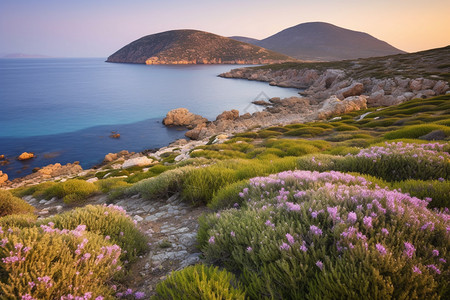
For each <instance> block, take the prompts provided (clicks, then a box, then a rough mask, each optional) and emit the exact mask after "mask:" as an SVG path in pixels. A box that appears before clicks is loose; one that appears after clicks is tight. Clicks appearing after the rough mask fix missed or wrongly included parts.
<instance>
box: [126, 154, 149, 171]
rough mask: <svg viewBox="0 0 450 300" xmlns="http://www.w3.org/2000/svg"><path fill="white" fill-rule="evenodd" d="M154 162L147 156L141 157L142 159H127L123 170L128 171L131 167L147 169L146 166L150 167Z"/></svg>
mask: <svg viewBox="0 0 450 300" xmlns="http://www.w3.org/2000/svg"><path fill="white" fill-rule="evenodd" d="M153 163H154V161H153V159H151V158H148V157H146V156H141V157H135V158H131V159H127V160H126V161H125V162H124V163H123V165H122V169H128V168H131V167H136V166H137V167H145V166H149V165H151V164H153Z"/></svg>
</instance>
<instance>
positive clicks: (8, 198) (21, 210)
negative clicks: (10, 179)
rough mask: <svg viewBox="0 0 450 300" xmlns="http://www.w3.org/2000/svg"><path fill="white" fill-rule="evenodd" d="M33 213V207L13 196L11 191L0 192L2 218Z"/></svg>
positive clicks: (0, 213) (0, 214) (0, 215)
mask: <svg viewBox="0 0 450 300" xmlns="http://www.w3.org/2000/svg"><path fill="white" fill-rule="evenodd" d="M33 211H34V208H33V206H31V205H30V204H28V203H27V202H25V201H24V200H22V199H20V198H18V197H15V196H13V195H12V194H11V193H10V192H9V191H5V190H0V217H3V216H7V215H12V214H26V213H32V212H33Z"/></svg>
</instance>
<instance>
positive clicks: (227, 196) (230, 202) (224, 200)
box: [208, 180, 248, 210]
mask: <svg viewBox="0 0 450 300" xmlns="http://www.w3.org/2000/svg"><path fill="white" fill-rule="evenodd" d="M247 185H248V180H241V181H238V182H235V183H232V184H230V185H227V186H226V187H225V188H222V189H220V190H219V191H218V192H217V194H216V195H214V197H213V198H212V200H211V202H210V203H209V204H208V207H209V208H212V209H214V210H221V209H226V208H231V207H233V206H235V205H236V204H237V205H241V203H242V198H241V197H239V193H240V192H242V190H243V189H244V188H245V187H246V186H247Z"/></svg>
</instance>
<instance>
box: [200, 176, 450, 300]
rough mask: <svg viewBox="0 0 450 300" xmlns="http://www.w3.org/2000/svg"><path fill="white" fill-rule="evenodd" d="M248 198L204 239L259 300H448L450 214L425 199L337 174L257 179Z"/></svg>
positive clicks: (209, 252)
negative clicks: (430, 204) (399, 299)
mask: <svg viewBox="0 0 450 300" xmlns="http://www.w3.org/2000/svg"><path fill="white" fill-rule="evenodd" d="M240 197H241V198H242V199H243V200H244V201H242V202H241V204H239V205H237V206H236V207H235V208H232V209H228V210H225V211H222V212H220V213H217V214H216V213H214V214H210V215H207V216H205V217H203V219H202V220H201V227H200V230H199V238H200V243H201V245H202V247H203V250H204V253H205V256H206V258H207V260H208V261H210V262H214V263H216V264H218V265H223V266H224V267H225V268H227V269H228V270H230V271H232V272H235V273H236V274H240V276H239V279H240V280H241V281H242V282H243V284H244V285H245V287H246V291H247V294H248V295H249V296H250V297H251V298H261V297H262V298H264V297H268V298H277V299H294V298H295V299H297V298H301V299H303V298H305V299H306V298H308V299H310V298H314V299H323V298H342V299H347V298H357V299H366V298H381V299H388V298H421V299H432V298H439V297H444V298H445V297H448V296H449V293H450V291H449V288H448V285H447V284H446V283H447V278H448V276H449V273H450V272H449V270H448V267H447V261H446V257H447V255H448V249H449V246H450V239H449V235H448V234H449V233H448V228H450V226H449V225H450V224H449V215H448V214H447V213H437V212H433V211H430V210H429V209H427V204H428V202H427V201H425V200H421V199H418V198H415V197H411V196H409V195H407V194H403V193H401V192H398V191H390V190H387V189H381V188H379V187H378V186H376V185H375V184H373V183H371V182H369V181H368V180H366V179H365V178H363V177H357V176H353V175H349V174H344V173H340V172H333V171H332V172H325V173H319V172H309V171H288V172H282V173H279V174H277V175H271V176H268V177H258V178H254V179H251V180H250V183H249V184H248V186H247V187H245V188H243V189H242V191H241V192H240Z"/></svg>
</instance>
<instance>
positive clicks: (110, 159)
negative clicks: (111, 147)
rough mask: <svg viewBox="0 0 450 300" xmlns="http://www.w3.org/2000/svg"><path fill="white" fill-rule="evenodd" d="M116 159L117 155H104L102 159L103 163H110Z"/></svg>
mask: <svg viewBox="0 0 450 300" xmlns="http://www.w3.org/2000/svg"><path fill="white" fill-rule="evenodd" d="M117 158H118V155H117V153H108V154H106V155H105V158H104V159H103V161H104V162H112V161H114V160H116V159H117Z"/></svg>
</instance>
